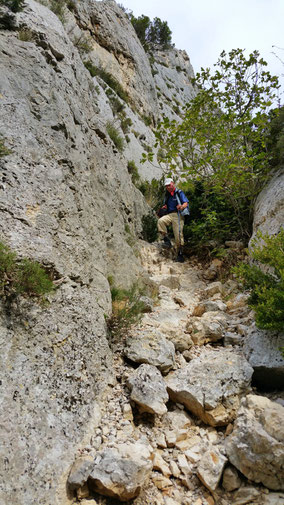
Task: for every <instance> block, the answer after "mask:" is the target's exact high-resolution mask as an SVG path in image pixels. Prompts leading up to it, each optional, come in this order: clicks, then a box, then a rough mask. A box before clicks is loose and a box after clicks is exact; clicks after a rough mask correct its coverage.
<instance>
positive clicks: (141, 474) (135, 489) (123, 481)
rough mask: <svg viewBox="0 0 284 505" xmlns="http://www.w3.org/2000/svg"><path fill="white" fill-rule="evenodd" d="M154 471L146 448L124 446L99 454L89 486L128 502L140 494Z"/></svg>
mask: <svg viewBox="0 0 284 505" xmlns="http://www.w3.org/2000/svg"><path fill="white" fill-rule="evenodd" d="M151 470H152V461H151V459H150V452H149V450H148V449H147V447H146V446H144V445H143V444H141V443H138V442H137V443H136V444H121V445H120V446H119V447H118V448H116V449H115V448H114V449H105V450H104V451H102V452H100V453H98V454H97V456H96V458H95V462H94V468H93V471H92V473H91V474H90V477H89V485H90V487H92V488H93V489H94V490H95V491H97V492H98V493H100V494H103V495H105V496H111V497H114V498H117V499H118V500H120V501H128V500H131V499H132V498H134V497H135V496H137V495H138V494H139V492H140V490H141V487H142V486H143V485H144V484H145V483H146V481H147V479H148V477H149V475H150V472H151Z"/></svg>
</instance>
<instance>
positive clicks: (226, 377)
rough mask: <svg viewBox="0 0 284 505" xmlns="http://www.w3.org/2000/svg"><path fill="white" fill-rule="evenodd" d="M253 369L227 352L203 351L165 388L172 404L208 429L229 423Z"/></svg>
mask: <svg viewBox="0 0 284 505" xmlns="http://www.w3.org/2000/svg"><path fill="white" fill-rule="evenodd" d="M252 374H253V369H252V367H251V366H250V365H249V363H248V362H247V360H246V359H245V358H244V357H242V356H240V355H238V354H235V353H232V352H231V351H230V350H228V349H223V350H220V349H218V351H214V350H211V349H210V350H206V349H205V350H204V351H203V352H202V354H201V355H200V356H199V357H198V358H195V359H193V360H192V361H191V362H190V363H188V364H187V365H186V366H184V367H183V368H180V369H179V370H176V371H174V372H171V373H170V374H169V375H168V376H167V378H166V383H167V388H168V392H169V395H170V398H171V399H172V400H173V401H176V402H179V403H182V404H184V405H185V406H186V408H187V409H188V410H190V411H191V412H193V414H195V415H196V416H198V417H200V419H202V421H203V422H204V423H206V424H210V425H211V426H223V425H226V424H228V423H229V422H231V421H232V420H233V419H234V418H235V417H236V413H237V410H238V408H239V403H240V397H241V396H242V395H243V394H245V393H247V392H248V390H249V386H250V380H251V377H252Z"/></svg>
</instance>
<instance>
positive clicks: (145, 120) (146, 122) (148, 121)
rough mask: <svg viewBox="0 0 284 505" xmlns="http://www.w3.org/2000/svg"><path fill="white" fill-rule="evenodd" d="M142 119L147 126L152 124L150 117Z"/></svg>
mask: <svg viewBox="0 0 284 505" xmlns="http://www.w3.org/2000/svg"><path fill="white" fill-rule="evenodd" d="M142 119H143V121H144V123H145V125H146V126H150V125H151V124H152V119H151V117H150V116H142Z"/></svg>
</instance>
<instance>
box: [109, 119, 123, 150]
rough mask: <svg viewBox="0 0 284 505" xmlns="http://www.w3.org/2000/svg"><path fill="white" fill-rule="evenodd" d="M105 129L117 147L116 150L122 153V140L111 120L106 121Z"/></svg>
mask: <svg viewBox="0 0 284 505" xmlns="http://www.w3.org/2000/svg"><path fill="white" fill-rule="evenodd" d="M106 130H107V132H108V135H109V137H110V138H111V140H112V141H113V143H114V145H115V146H116V148H117V149H118V151H119V152H120V153H122V152H123V150H124V140H123V138H122V137H121V135H120V134H119V131H118V130H117V128H115V126H114V125H113V124H112V123H111V122H108V123H107V126H106Z"/></svg>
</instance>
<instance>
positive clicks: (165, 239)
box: [163, 235, 172, 249]
mask: <svg viewBox="0 0 284 505" xmlns="http://www.w3.org/2000/svg"><path fill="white" fill-rule="evenodd" d="M163 247H165V248H166V249H170V248H171V247H172V243H171V241H170V239H169V237H167V235H166V236H165V237H164V243H163Z"/></svg>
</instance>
